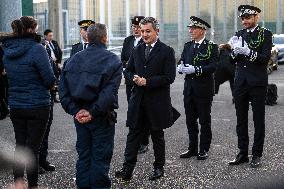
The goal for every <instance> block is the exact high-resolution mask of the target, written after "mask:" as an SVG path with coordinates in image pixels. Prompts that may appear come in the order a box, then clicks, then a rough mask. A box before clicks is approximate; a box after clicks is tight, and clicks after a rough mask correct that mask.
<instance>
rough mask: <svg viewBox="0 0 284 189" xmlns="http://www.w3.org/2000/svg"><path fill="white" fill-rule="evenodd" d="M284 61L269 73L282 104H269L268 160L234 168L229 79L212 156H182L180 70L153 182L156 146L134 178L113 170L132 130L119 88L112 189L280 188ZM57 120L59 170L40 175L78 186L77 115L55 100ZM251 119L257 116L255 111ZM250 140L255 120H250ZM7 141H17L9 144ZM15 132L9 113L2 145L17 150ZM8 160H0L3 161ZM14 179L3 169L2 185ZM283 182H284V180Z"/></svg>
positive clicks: (53, 155) (51, 183) (58, 184)
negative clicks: (175, 114) (161, 168)
mask: <svg viewBox="0 0 284 189" xmlns="http://www.w3.org/2000/svg"><path fill="white" fill-rule="evenodd" d="M283 74H284V66H280V67H279V70H278V71H275V72H273V73H272V74H271V75H270V76H269V81H270V83H276V84H277V86H278V94H279V99H278V104H277V105H276V106H267V107H266V141H265V148H264V156H263V165H262V167H260V168H257V169H251V168H249V166H248V165H247V164H244V165H241V166H237V167H229V166H228V165H227V162H228V161H229V160H232V159H233V158H234V157H235V155H236V153H237V152H238V151H237V147H236V144H237V137H236V131H235V125H236V116H235V109H234V106H233V105H232V101H231V100H232V98H231V93H230V90H229V85H228V83H226V84H224V85H223V86H221V88H220V93H219V94H218V95H217V96H215V97H214V102H213V107H212V130H213V140H212V148H211V149H210V154H209V155H210V156H209V159H208V160H205V161H197V160H196V159H195V158H192V159H186V160H183V159H179V154H180V153H181V152H183V151H184V150H186V148H187V143H188V136H187V130H186V125H185V115H184V109H183V102H182V99H183V96H182V88H183V79H182V78H183V76H181V75H178V76H177V79H176V81H175V83H174V84H173V85H172V91H171V92H172V102H173V105H174V107H176V108H177V109H178V110H179V111H180V112H181V113H182V116H181V118H180V119H179V120H177V122H176V123H175V125H174V126H173V127H172V128H170V129H167V130H166V131H165V139H166V166H165V177H164V178H162V179H160V180H159V181H155V182H150V181H148V176H149V174H150V172H151V171H152V162H153V150H152V146H151V150H150V151H149V152H148V153H146V154H144V155H141V156H139V159H138V163H137V166H136V169H135V173H134V177H133V179H132V180H131V182H125V183H124V182H121V181H119V180H116V179H115V178H114V171H115V170H116V169H118V168H120V167H121V165H122V162H123V152H124V148H125V141H126V135H127V132H128V129H127V128H126V127H125V117H126V109H127V105H126V100H125V99H126V97H125V87H124V86H123V85H122V86H121V88H120V90H119V103H120V109H119V110H118V123H117V126H116V136H115V149H114V155H113V160H112V166H111V172H110V176H111V177H112V182H113V188H115V189H118V188H133V189H136V188H139V189H142V188H143V189H156V188H157V189H164V188H165V189H168V188H174V189H179V188H188V189H191V188H226V189H227V188H273V187H274V188H280V182H281V181H282V184H283V180H281V179H283V178H284V177H283V173H284V158H283V155H284V140H283V138H284V127H283V123H284V113H283V112H284V95H283V94H284V77H283ZM54 109H55V113H54V122H53V125H52V129H51V134H50V151H49V153H50V154H49V160H50V162H52V163H53V164H55V165H56V168H57V169H56V172H53V173H47V174H44V175H41V176H40V185H42V186H44V187H48V188H52V189H55V188H58V189H73V188H75V186H74V182H73V179H72V178H73V177H74V175H75V169H74V167H75V161H76V151H75V141H76V133H75V129H74V127H73V123H72V119H71V117H70V116H68V115H67V114H65V113H64V111H63V110H62V108H61V106H60V104H55V108H54ZM249 119H250V120H252V115H251V112H250V115H249ZM249 130H250V136H251V139H252V138H253V124H252V122H251V121H250V122H249ZM7 143H10V144H12V146H8V145H7ZM13 144H14V133H13V129H12V125H11V122H10V120H9V118H7V119H5V120H3V121H0V150H2V151H8V152H12V150H13ZM1 164H2V165H3V162H0V165H1ZM10 182H12V172H11V170H10V169H9V170H5V171H3V170H2V171H1V172H0V186H1V187H0V188H5V186H6V185H7V184H8V183H10ZM282 186H283V185H282Z"/></svg>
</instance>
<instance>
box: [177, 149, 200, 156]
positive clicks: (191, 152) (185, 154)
mask: <svg viewBox="0 0 284 189" xmlns="http://www.w3.org/2000/svg"><path fill="white" fill-rule="evenodd" d="M192 156H197V152H196V151H194V150H187V151H186V152H184V153H182V154H180V156H179V157H180V158H190V157H192Z"/></svg>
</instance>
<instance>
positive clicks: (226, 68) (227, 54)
mask: <svg viewBox="0 0 284 189" xmlns="http://www.w3.org/2000/svg"><path fill="white" fill-rule="evenodd" d="M231 52H232V49H231V46H230V45H229V44H220V45H219V62H218V65H217V69H216V71H215V73H214V80H215V94H218V92H219V88H220V85H222V84H223V83H225V82H226V81H229V83H230V88H231V92H232V95H233V90H234V79H235V70H236V65H235V64H234V63H232V60H231ZM232 102H233V103H234V98H233V99H232Z"/></svg>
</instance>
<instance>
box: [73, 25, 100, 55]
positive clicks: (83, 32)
mask: <svg viewBox="0 0 284 189" xmlns="http://www.w3.org/2000/svg"><path fill="white" fill-rule="evenodd" d="M91 24H95V21H93V20H81V21H79V22H78V25H79V26H80V36H81V38H82V39H81V41H80V42H78V43H75V44H74V45H72V49H71V53H70V57H71V56H73V55H74V54H76V53H77V52H79V51H81V50H83V49H85V48H87V46H88V39H87V28H88V27H89V26H90V25H91Z"/></svg>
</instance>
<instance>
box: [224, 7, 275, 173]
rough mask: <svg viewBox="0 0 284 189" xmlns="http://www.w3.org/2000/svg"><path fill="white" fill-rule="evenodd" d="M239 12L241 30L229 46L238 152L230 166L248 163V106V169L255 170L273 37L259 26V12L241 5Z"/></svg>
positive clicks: (261, 147)
mask: <svg viewBox="0 0 284 189" xmlns="http://www.w3.org/2000/svg"><path fill="white" fill-rule="evenodd" d="M238 10H239V11H240V18H241V20H242V25H243V27H244V29H242V30H240V31H238V32H237V33H236V35H235V36H234V37H232V38H231V40H230V41H229V44H230V45H231V47H232V49H233V53H232V58H233V61H234V62H236V75H235V86H234V87H235V88H234V99H235V108H236V115H237V135H238V148H239V150H240V151H239V154H238V155H237V157H236V158H235V159H234V160H233V161H231V162H229V165H239V164H241V163H245V162H249V159H248V145H249V136H248V110H249V102H251V106H252V112H253V121H254V129H255V133H254V142H253V147H252V160H251V162H250V166H251V167H253V168H254V167H258V166H259V165H261V157H262V153H263V144H264V136H265V96H266V87H267V84H268V75H267V64H268V61H269V59H270V56H271V48H272V33H271V32H270V31H269V30H267V29H265V28H262V27H260V26H258V24H257V22H258V20H259V13H260V12H261V10H260V9H259V8H257V7H254V6H250V5H240V6H239V7H238Z"/></svg>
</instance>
